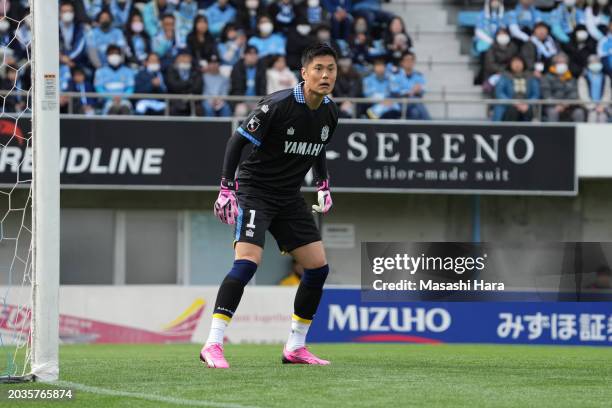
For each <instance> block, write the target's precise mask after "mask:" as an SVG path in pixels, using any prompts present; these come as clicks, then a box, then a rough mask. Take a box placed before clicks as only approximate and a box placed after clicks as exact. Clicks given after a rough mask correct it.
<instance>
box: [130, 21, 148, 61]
mask: <svg viewBox="0 0 612 408" xmlns="http://www.w3.org/2000/svg"><path fill="white" fill-rule="evenodd" d="M125 39H126V41H127V44H128V48H129V51H130V53H129V62H130V63H132V64H136V65H138V66H142V64H143V63H144V61H145V60H146V59H147V55H149V53H150V52H151V39H150V38H149V34H147V32H146V31H145V30H144V22H143V21H142V16H141V15H140V13H138V12H135V13H134V14H132V16H131V17H130V21H129V24H128V26H127V27H126V29H125Z"/></svg>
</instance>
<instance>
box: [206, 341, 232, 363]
mask: <svg viewBox="0 0 612 408" xmlns="http://www.w3.org/2000/svg"><path fill="white" fill-rule="evenodd" d="M200 360H202V362H203V363H204V364H206V365H207V366H208V367H209V368H229V364H228V362H227V360H226V359H225V357H224V356H223V345H222V344H218V343H213V344H210V345H204V347H202V351H200Z"/></svg>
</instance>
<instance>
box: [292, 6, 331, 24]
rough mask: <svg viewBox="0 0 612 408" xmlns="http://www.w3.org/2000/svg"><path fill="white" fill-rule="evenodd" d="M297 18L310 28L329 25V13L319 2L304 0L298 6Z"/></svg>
mask: <svg viewBox="0 0 612 408" xmlns="http://www.w3.org/2000/svg"><path fill="white" fill-rule="evenodd" d="M298 16H301V17H302V18H303V19H305V20H306V22H307V23H308V24H310V25H311V26H317V25H319V24H329V23H330V18H329V13H328V12H327V10H326V9H325V7H323V5H322V4H321V1H320V0H304V1H302V3H300V5H299V6H298Z"/></svg>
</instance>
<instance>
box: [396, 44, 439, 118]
mask: <svg viewBox="0 0 612 408" xmlns="http://www.w3.org/2000/svg"><path fill="white" fill-rule="evenodd" d="M415 62H416V56H415V55H414V54H413V53H412V52H410V51H406V52H405V53H404V55H402V58H401V60H400V69H399V70H398V72H397V74H395V75H394V76H393V77H392V80H391V94H392V95H393V96H395V97H399V98H410V99H420V98H423V95H425V84H426V82H425V76H424V75H423V74H422V73H420V72H419V71H416V70H415V69H414V64H415ZM406 119H416V120H431V116H429V112H428V111H427V108H426V107H425V105H423V104H422V103H411V104H408V108H407V110H406Z"/></svg>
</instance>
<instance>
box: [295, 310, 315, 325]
mask: <svg viewBox="0 0 612 408" xmlns="http://www.w3.org/2000/svg"><path fill="white" fill-rule="evenodd" d="M291 319H293V320H295V321H296V322H300V323H304V324H310V323H312V320H308V319H302V318H301V317H300V316H298V315H296V314H295V313H294V314H293V316H291Z"/></svg>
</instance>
